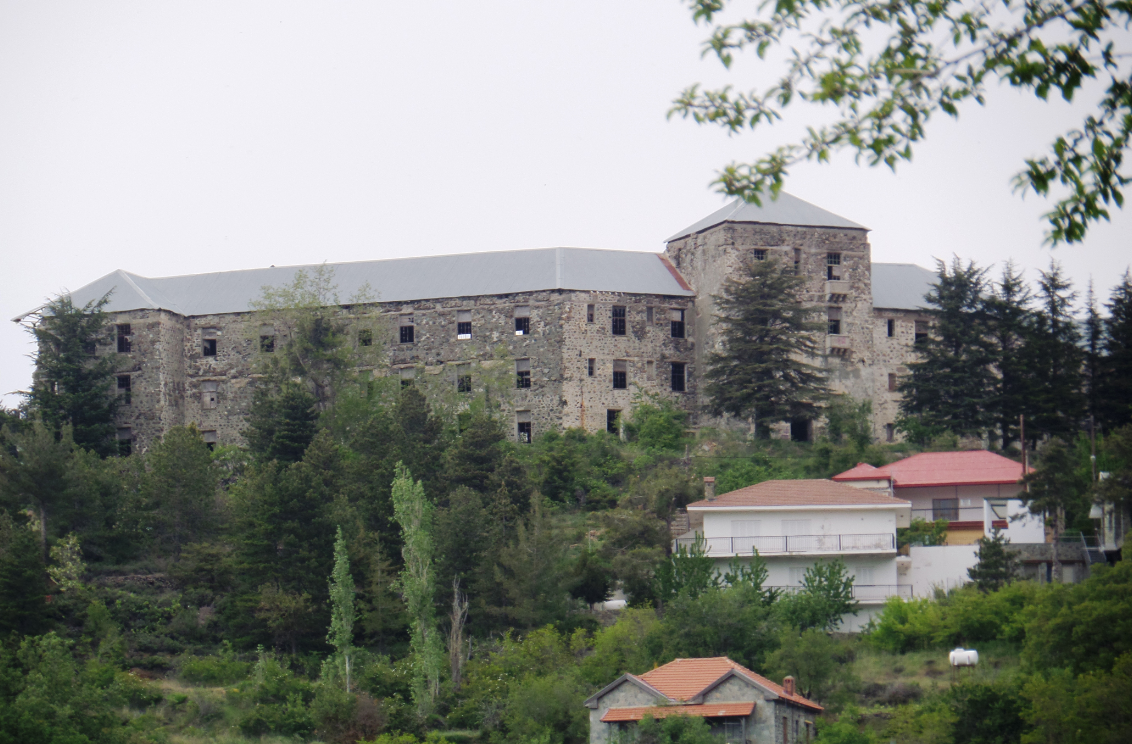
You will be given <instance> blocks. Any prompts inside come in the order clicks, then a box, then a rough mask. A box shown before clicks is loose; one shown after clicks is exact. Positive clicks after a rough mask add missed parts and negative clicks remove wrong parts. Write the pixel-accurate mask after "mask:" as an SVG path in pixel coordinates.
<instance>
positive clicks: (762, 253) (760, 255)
mask: <svg viewBox="0 0 1132 744" xmlns="http://www.w3.org/2000/svg"><path fill="white" fill-rule="evenodd" d="M753 255H754V258H755V260H756V261H765V260H766V249H764V248H756V249H755V250H754V253H753Z"/></svg>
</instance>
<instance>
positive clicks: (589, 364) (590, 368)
mask: <svg viewBox="0 0 1132 744" xmlns="http://www.w3.org/2000/svg"><path fill="white" fill-rule="evenodd" d="M596 362H597V360H596V359H587V360H586V375H587V376H589V377H593V376H594V367H595V366H597V365H596Z"/></svg>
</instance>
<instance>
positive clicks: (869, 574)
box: [795, 566, 876, 733]
mask: <svg viewBox="0 0 1132 744" xmlns="http://www.w3.org/2000/svg"><path fill="white" fill-rule="evenodd" d="M856 584H857V586H874V585H875V584H876V579H875V576H874V573H873V567H872V566H857V580H856ZM795 733H797V732H795Z"/></svg>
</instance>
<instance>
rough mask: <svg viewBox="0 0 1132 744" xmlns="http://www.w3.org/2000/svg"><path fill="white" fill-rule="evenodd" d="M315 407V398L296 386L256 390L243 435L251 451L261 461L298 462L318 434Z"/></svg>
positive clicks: (261, 386)
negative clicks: (316, 433)
mask: <svg viewBox="0 0 1132 744" xmlns="http://www.w3.org/2000/svg"><path fill="white" fill-rule="evenodd" d="M316 404H317V401H316V400H315V397H314V396H313V395H311V394H310V393H309V392H307V390H306V389H305V388H303V387H302V386H301V385H298V384H296V383H294V382H290V381H286V382H283V383H281V384H280V385H279V386H278V387H272V386H270V385H259V386H257V387H256V389H255V392H254V394H253V396H252V406H251V409H250V410H249V412H248V428H247V429H246V430H245V431H244V437H245V438H246V439H247V441H248V449H249V450H250V451H251V452H252V454H254V455H255V456H256V457H258V458H260V459H262V460H278V461H280V462H298V461H299V460H301V459H302V458H303V453H305V452H306V450H307V447H309V446H310V443H311V441H312V440H313V439H314V436H315V432H316V431H317V428H316V421H317V420H318V414H317V413H316V412H315V405H316Z"/></svg>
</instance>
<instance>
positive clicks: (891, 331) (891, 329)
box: [885, 318, 896, 338]
mask: <svg viewBox="0 0 1132 744" xmlns="http://www.w3.org/2000/svg"><path fill="white" fill-rule="evenodd" d="M885 325H887V326H888V337H889V338H892V337H893V336H895V335H896V321H895V320H893V319H892V318H889V319H888V322H887V323H886V324H885Z"/></svg>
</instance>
